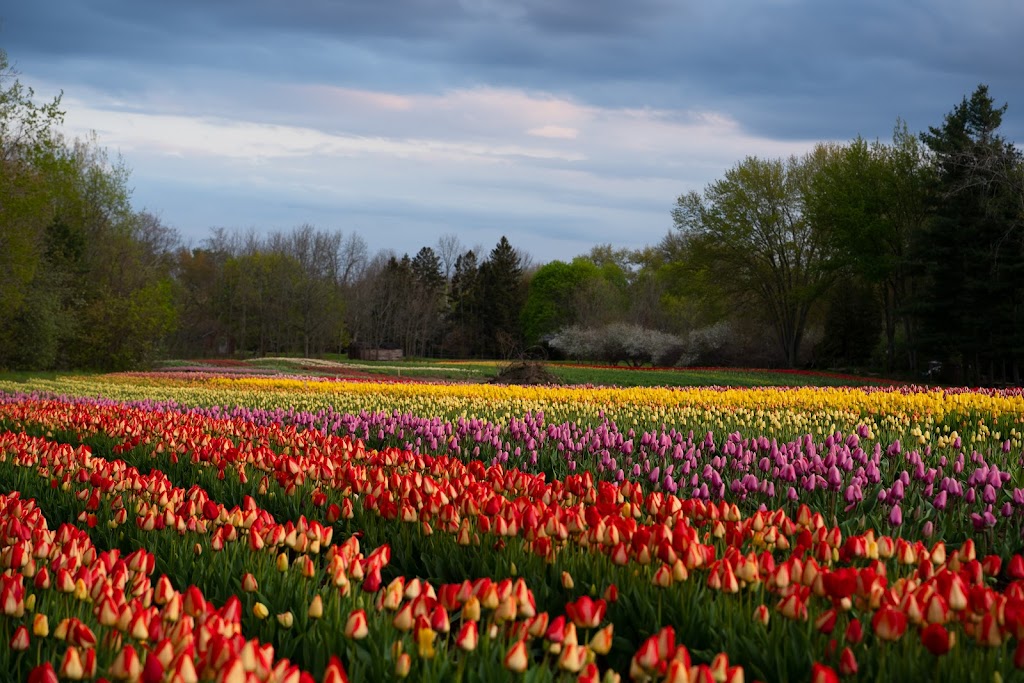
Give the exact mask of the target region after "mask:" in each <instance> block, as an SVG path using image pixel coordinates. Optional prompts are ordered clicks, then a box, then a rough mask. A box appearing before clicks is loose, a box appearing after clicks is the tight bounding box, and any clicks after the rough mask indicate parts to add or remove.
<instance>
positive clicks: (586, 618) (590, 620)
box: [565, 595, 608, 628]
mask: <svg viewBox="0 0 1024 683" xmlns="http://www.w3.org/2000/svg"><path fill="white" fill-rule="evenodd" d="M607 608H608V605H607V604H606V603H605V601H604V600H601V599H597V600H592V599H591V598H590V596H588V595H584V596H582V597H580V598H579V599H578V600H576V601H575V602H570V603H569V604H567V605H566V606H565V613H566V614H567V615H568V617H569V618H570V619H572V621H573V623H574V624H576V626H578V627H579V628H597V626H598V625H599V624H600V623H601V621H602V620H603V619H604V614H605V610H607Z"/></svg>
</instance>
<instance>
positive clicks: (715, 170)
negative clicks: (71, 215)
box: [0, 0, 1024, 262]
mask: <svg viewBox="0 0 1024 683" xmlns="http://www.w3.org/2000/svg"><path fill="white" fill-rule="evenodd" d="M1022 33H1024V3H1021V2H1019V0H972V2H963V0H860V1H858V2H854V1H852V0H806V1H805V0H631V1H630V0H289V1H287V2H286V1H285V0H246V1H245V2H241V1H239V2H233V1H229V0H176V1H175V2H145V1H141V2H140V0H92V1H89V2H86V1H85V0H40V1H37V2H29V1H28V0H19V1H16V2H9V3H4V4H3V5H2V6H0V48H3V49H4V50H6V52H7V54H8V58H9V59H10V61H11V62H13V63H14V64H15V66H16V68H17V70H18V71H19V72H20V78H21V80H22V82H24V83H25V84H26V85H30V86H32V87H34V88H35V90H36V92H37V94H44V95H48V94H55V93H56V92H58V91H60V90H63V93H64V100H63V102H64V105H65V107H64V108H65V109H66V111H67V117H66V127H67V129H68V131H69V132H70V133H72V134H85V133H87V132H89V131H95V132H96V134H97V135H98V140H99V143H100V144H101V145H102V146H104V147H106V148H108V149H109V150H111V151H114V152H119V153H120V154H121V155H122V157H123V158H124V160H125V162H126V164H127V165H128V167H129V168H130V169H131V171H132V175H131V184H132V185H133V187H134V195H133V203H134V205H135V207H136V208H137V209H147V210H149V211H152V212H153V213H156V214H157V215H159V216H160V217H161V218H162V219H163V221H164V222H165V223H166V224H168V225H172V226H174V227H176V228H178V229H179V231H180V232H181V233H182V235H183V236H184V237H185V238H186V239H187V240H190V241H191V242H192V243H193V244H195V245H198V244H199V243H200V242H201V240H202V239H204V238H205V237H206V236H207V235H208V234H209V230H210V228H211V227H215V226H219V227H226V228H238V229H243V230H248V229H256V230H258V231H270V230H280V229H284V230H287V229H290V228H292V227H295V226H298V225H301V224H304V223H309V224H312V225H314V226H316V227H318V228H321V229H330V230H341V231H343V232H345V233H350V232H356V233H359V234H360V235H362V236H363V237H364V238H365V239H366V241H367V243H368V244H369V246H370V248H371V250H374V251H376V250H377V249H381V248H391V249H395V250H396V251H397V252H399V253H402V252H406V251H408V252H410V253H412V252H415V251H416V250H418V249H419V248H420V247H421V246H424V245H432V244H434V243H435V242H436V241H437V239H438V237H439V236H441V235H443V234H450V233H454V234H457V235H458V236H459V237H460V238H461V240H462V242H463V243H464V244H466V245H467V246H474V245H481V246H483V247H485V248H486V249H490V247H491V246H493V245H494V243H495V242H497V240H498V238H499V237H500V236H501V235H502V234H505V235H507V236H508V237H509V239H510V240H511V242H512V244H513V246H516V247H518V248H520V249H523V250H525V251H527V252H529V253H530V254H531V255H532V257H533V259H534V261H535V262H545V261H548V260H551V259H555V258H561V259H569V258H572V257H573V256H575V255H578V254H581V253H585V252H587V251H589V249H590V248H591V247H592V246H593V245H595V244H600V243H611V244H613V245H614V246H617V247H631V248H633V247H641V246H643V245H646V244H653V243H655V242H657V241H658V240H659V239H661V237H662V236H663V235H664V234H665V233H666V232H667V231H668V230H669V228H670V227H671V217H670V211H671V208H672V205H673V203H674V201H675V198H676V197H677V196H678V195H680V194H682V193H684V192H686V191H689V190H692V189H700V188H702V187H703V186H704V185H706V184H707V183H708V182H710V181H713V180H715V179H716V178H718V177H720V176H721V175H722V173H723V172H724V171H725V170H726V169H728V168H729V167H730V166H733V165H734V164H735V163H737V162H738V161H740V160H741V159H742V158H743V157H745V156H747V155H756V156H762V157H779V156H788V155H789V154H801V153H803V152H805V151H807V150H808V149H809V148H810V147H811V146H812V145H813V144H814V143H815V142H817V141H821V140H835V141H847V140H850V139H851V138H853V137H855V136H857V135H862V136H864V137H866V138H869V139H874V138H882V139H889V137H890V136H891V133H892V129H893V126H894V124H895V122H896V119H897V117H901V118H903V119H904V120H905V121H907V123H908V124H909V126H910V127H911V129H912V130H914V131H920V130H923V129H925V128H927V127H928V126H930V125H938V124H940V123H941V121H942V117H943V116H944V115H945V114H946V113H947V112H949V111H950V110H951V109H952V108H953V107H954V106H955V105H956V104H957V103H958V102H959V101H960V100H961V98H963V97H964V96H965V95H969V94H970V93H971V92H972V91H973V90H974V88H975V87H976V86H977V85H978V84H979V83H986V84H988V85H989V87H990V93H991V94H992V95H993V96H994V97H995V99H996V101H997V102H1000V103H1002V102H1006V103H1008V104H1009V106H1010V108H1009V111H1008V112H1007V115H1006V117H1005V118H1004V124H1003V132H1004V134H1005V135H1006V136H1007V137H1009V138H1010V139H1011V140H1015V141H1017V142H1018V143H1019V142H1022V141H1024V69H1021V65H1024V41H1022V40H1021V39H1020V36H1021V35H1022Z"/></svg>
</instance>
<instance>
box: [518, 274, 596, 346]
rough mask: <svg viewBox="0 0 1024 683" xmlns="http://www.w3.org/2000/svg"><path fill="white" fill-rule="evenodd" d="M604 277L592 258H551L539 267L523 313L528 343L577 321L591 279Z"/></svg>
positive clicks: (532, 281)
mask: <svg viewBox="0 0 1024 683" xmlns="http://www.w3.org/2000/svg"><path fill="white" fill-rule="evenodd" d="M600 278H601V271H600V270H599V269H598V267H597V266H596V265H595V264H594V263H593V262H592V261H590V260H588V259H585V258H577V259H573V261H572V263H565V262H564V261H551V262H549V263H546V264H544V265H543V266H541V267H540V268H538V269H537V272H535V273H534V274H533V277H531V278H530V284H529V288H528V290H527V295H526V301H525V304H524V306H523V312H522V325H523V334H524V336H525V338H526V342H527V343H528V344H536V343H538V342H540V341H541V339H542V338H543V337H544V336H545V335H551V334H553V333H555V332H557V331H558V330H560V329H562V328H563V327H566V326H568V325H572V324H575V323H576V322H577V317H578V316H577V310H576V303H577V297H578V296H579V295H580V293H581V292H582V291H583V289H584V287H585V286H586V285H587V284H588V282H589V281H591V280H596V279H600Z"/></svg>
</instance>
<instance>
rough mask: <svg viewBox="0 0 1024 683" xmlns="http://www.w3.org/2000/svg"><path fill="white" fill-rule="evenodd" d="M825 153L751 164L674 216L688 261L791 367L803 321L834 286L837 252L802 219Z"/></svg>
mask: <svg viewBox="0 0 1024 683" xmlns="http://www.w3.org/2000/svg"><path fill="white" fill-rule="evenodd" d="M826 153H827V151H826V150H823V149H819V150H816V151H815V152H814V153H812V154H810V155H808V156H806V157H804V158H803V159H797V158H795V157H791V158H789V159H788V160H762V159H758V158H756V157H748V158H747V159H745V160H744V161H742V162H740V163H739V164H737V165H736V166H735V167H733V168H732V169H730V170H729V171H727V172H726V174H725V177H724V178H722V179H721V180H718V181H715V182H714V183H711V184H710V185H709V186H708V187H707V188H705V190H704V192H703V194H699V193H697V192H691V193H689V194H686V195H683V196H681V197H679V199H678V201H677V203H676V208H675V210H674V211H673V213H672V216H673V220H674V222H675V226H676V228H677V229H678V230H679V231H680V232H681V233H682V236H683V237H684V238H685V241H686V243H687V248H688V249H690V250H691V251H692V256H693V257H695V258H697V259H701V260H704V261H706V263H707V264H708V266H709V268H711V269H713V270H714V274H715V277H716V279H717V280H718V281H719V282H720V283H721V286H722V287H723V289H724V290H726V291H728V292H729V293H730V294H732V295H733V297H734V298H735V300H736V301H737V302H739V303H741V304H743V305H745V306H746V307H747V310H749V311H750V312H751V313H752V314H755V315H757V314H760V315H763V316H764V319H765V322H766V323H767V324H769V325H771V327H772V329H773V330H774V332H775V338H776V341H777V344H778V349H779V351H780V352H781V354H782V358H784V359H785V362H786V363H787V364H788V365H789V366H795V365H796V364H797V363H798V361H799V358H800V352H801V349H802V343H803V338H804V334H805V332H806V328H807V323H808V319H809V317H810V315H811V312H812V311H813V310H814V307H815V306H816V304H818V303H819V301H820V299H821V297H822V296H823V295H824V294H825V293H826V292H827V291H828V289H829V287H830V286H831V285H832V283H833V281H834V279H835V274H834V257H835V254H834V251H833V249H832V248H831V245H830V244H829V243H828V241H827V240H826V235H825V234H824V232H823V231H822V230H820V229H819V227H818V226H817V225H815V224H814V223H813V222H812V221H811V220H809V218H808V216H807V215H806V212H805V199H806V196H807V192H808V187H809V181H810V178H811V176H812V175H813V173H814V172H815V171H816V169H817V168H818V167H819V166H820V165H821V164H822V163H823V161H824V159H823V157H824V156H825V155H826Z"/></svg>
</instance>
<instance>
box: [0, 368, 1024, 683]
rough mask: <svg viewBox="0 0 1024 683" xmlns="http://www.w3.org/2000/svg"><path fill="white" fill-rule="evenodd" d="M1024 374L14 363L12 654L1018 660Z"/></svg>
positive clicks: (9, 391)
mask: <svg viewBox="0 0 1024 683" xmlns="http://www.w3.org/2000/svg"><path fill="white" fill-rule="evenodd" d="M1022 456H1024V394H1022V393H1021V391H1020V390H985V389H967V388H963V389H950V388H946V389H935V388H927V387H915V386H899V387H862V388H850V387H822V388H807V387H803V388H797V387H794V388H786V387H772V388H742V389H738V388H733V389H729V388H724V387H701V388H658V387H642V388H595V387H589V386H588V387H517V386H497V385H490V384H479V383H475V384H474V383H444V382H434V383H430V382H422V381H409V380H408V378H405V379H404V380H403V381H383V380H374V381H369V380H364V381H357V380H340V379H325V378H322V377H312V376H255V375H252V376H250V375H246V374H244V373H234V374H231V373H218V372H217V371H216V369H212V368H211V369H207V370H203V371H184V370H181V371H176V372H163V373H124V374H114V375H97V376H69V377H57V378H55V379H42V378H40V379H34V380H29V381H26V382H19V383H15V382H0V570H2V574H0V605H2V615H0V639H2V647H0V679H3V680H17V681H33V682H34V681H47V682H49V681H64V680H90V681H91V680H108V681H147V682H151V681H177V682H182V683H194V682H197V681H231V682H234V681H238V682H240V683H247V682H249V681H281V682H288V683H300V682H307V681H324V682H331V683H337V682H339V681H346V680H351V681H390V680H400V679H408V680H413V681H467V682H468V681H480V682H491V681H529V682H531V683H532V682H543V681H583V682H597V681H623V682H625V681H659V682H660V681H670V682H673V683H679V682H686V683H696V682H700V683H710V682H712V681H714V682H716V683H722V682H730V683H737V682H740V681H764V682H765V683H769V682H783V681H812V682H814V683H825V682H827V681H918V680H928V681H932V680H935V681H971V680H974V681H986V682H988V681H1011V680H1024V469H1022Z"/></svg>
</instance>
